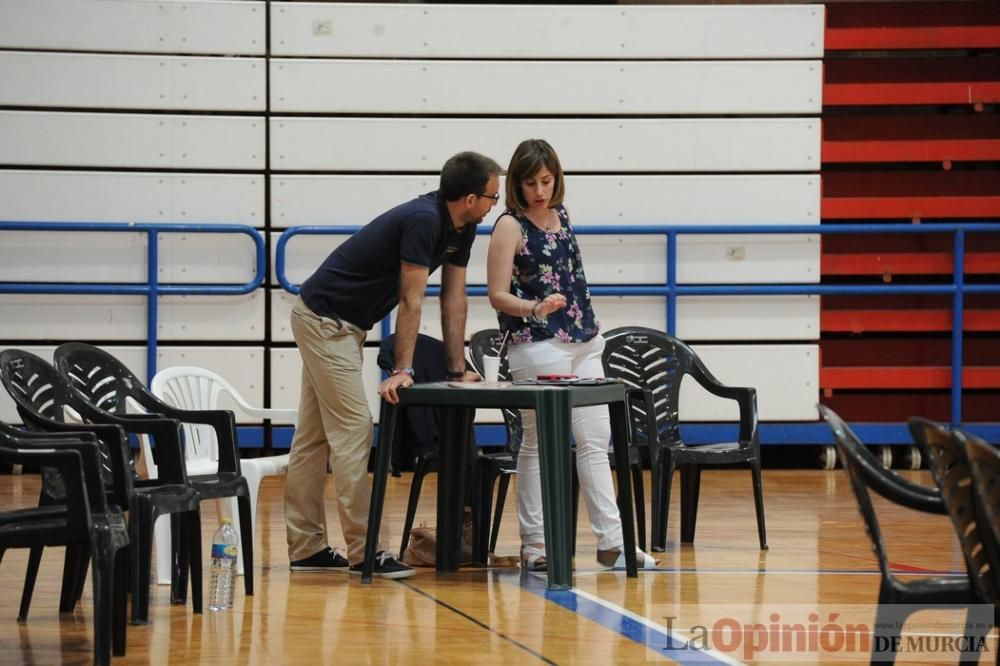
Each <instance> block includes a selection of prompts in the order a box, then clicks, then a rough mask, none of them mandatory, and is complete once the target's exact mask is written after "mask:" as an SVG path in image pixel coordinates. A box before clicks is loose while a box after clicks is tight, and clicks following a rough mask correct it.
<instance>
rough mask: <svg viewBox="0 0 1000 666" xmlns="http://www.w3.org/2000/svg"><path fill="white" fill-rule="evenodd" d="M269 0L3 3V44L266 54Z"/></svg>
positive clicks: (0, 4) (0, 26) (1, 0)
mask: <svg viewBox="0 0 1000 666" xmlns="http://www.w3.org/2000/svg"><path fill="white" fill-rule="evenodd" d="M266 14H267V12H266V9H265V3H264V2H263V0H260V1H257V0H184V1H183V2H179V1H178V0H159V1H158V2H157V1H151V0H30V1H27V0H0V47H3V48H37V49H54V50H66V51H138V52H154V53H219V54H231V55H263V54H264V48H265V44H266V28H265V20H266Z"/></svg>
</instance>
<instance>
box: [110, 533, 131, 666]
mask: <svg viewBox="0 0 1000 666" xmlns="http://www.w3.org/2000/svg"><path fill="white" fill-rule="evenodd" d="M114 560H115V564H114V586H113V588H112V591H113V594H114V599H113V601H112V609H111V612H112V616H111V654H113V655H114V656H116V657H123V656H125V643H126V640H125V639H126V632H127V631H128V609H127V607H128V563H129V548H128V547H125V548H121V549H119V550H118V552H116V553H115V554H114Z"/></svg>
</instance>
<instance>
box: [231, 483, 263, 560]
mask: <svg viewBox="0 0 1000 666" xmlns="http://www.w3.org/2000/svg"><path fill="white" fill-rule="evenodd" d="M264 476H265V474H264V473H263V470H262V469H261V468H259V467H257V466H256V465H245V466H244V467H243V478H245V479H246V480H247V491H248V492H249V493H250V495H249V497H250V524H251V525H253V528H254V529H255V530H256V529H257V498H258V497H259V496H260V482H261V480H262V479H263V477H264ZM231 503H232V502H231ZM241 538H242V536H241ZM245 569H246V568H245V565H244V562H243V551H242V550H241V551H240V556H239V561H237V563H236V573H237V574H239V575H243V574H244V573H245Z"/></svg>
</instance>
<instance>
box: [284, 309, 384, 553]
mask: <svg viewBox="0 0 1000 666" xmlns="http://www.w3.org/2000/svg"><path fill="white" fill-rule="evenodd" d="M291 325H292V335H294V337H295V342H296V344H297V345H298V348H299V354H300V355H301V356H302V393H301V396H300V398H299V414H298V423H297V424H296V427H295V436H294V437H293V438H292V448H291V452H290V455H289V462H288V473H287V477H286V479H285V523H286V529H287V532H288V558H289V560H290V561H293V562H294V561H295V560H300V559H303V558H306V557H310V556H311V555H314V554H316V553H318V552H319V551H321V550H322V549H323V548H325V547H326V546H327V544H329V543H330V542H329V538H328V535H327V529H326V511H325V510H324V504H323V486H324V483H325V482H326V469H327V460H329V462H330V466H331V467H332V469H333V485H334V492H335V493H336V500H337V512H338V513H339V515H340V524H341V527H342V529H343V532H344V540H345V541H346V542H347V559H348V560H350V562H351V564H359V563H361V562H362V561H363V560H364V549H365V533H366V530H367V528H368V505H369V501H370V498H371V485H370V483H369V481H368V454H369V451H370V449H371V442H372V418H371V412H370V411H369V410H368V399H367V397H366V396H365V388H364V384H363V382H362V375H361V359H362V346H363V344H364V341H365V336H366V332H365V331H363V330H361V329H360V328H358V327H357V326H355V325H353V324H351V323H349V322H346V321H341V320H337V319H328V318H326V317H320V316H318V315H316V314H315V313H313V312H312V310H310V309H309V308H308V307H307V306H306V305H305V303H303V302H302V299H301V298H299V299H296V301H295V305H294V306H293V307H292V315H291ZM384 525H385V524H384V523H383V529H382V532H381V534H380V535H379V536H380V540H381V542H382V543H386V542H387V538H386V537H387V534H386V532H385V527H384ZM378 550H382V545H381V543H380V544H379V547H378Z"/></svg>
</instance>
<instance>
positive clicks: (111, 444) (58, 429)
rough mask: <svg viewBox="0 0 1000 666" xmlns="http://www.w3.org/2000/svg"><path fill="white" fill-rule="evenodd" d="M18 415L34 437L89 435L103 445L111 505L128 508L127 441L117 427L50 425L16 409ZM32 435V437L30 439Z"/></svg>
mask: <svg viewBox="0 0 1000 666" xmlns="http://www.w3.org/2000/svg"><path fill="white" fill-rule="evenodd" d="M17 412H18V414H20V415H21V418H22V419H23V420H24V423H25V425H31V426H32V427H34V428H38V429H39V430H41V431H44V432H40V433H37V434H38V435H42V436H47V435H53V436H55V437H59V438H62V437H78V436H79V435H81V434H88V433H89V434H92V435H94V436H95V437H97V439H98V440H99V441H100V442H101V443H102V444H103V445H104V448H105V449H106V450H107V452H108V456H109V457H110V458H111V483H112V486H113V490H114V492H115V501H116V502H118V503H120V504H121V505H122V506H128V498H129V497H130V496H131V494H132V488H133V479H132V476H133V475H132V467H131V458H130V456H129V451H128V438H127V437H126V435H125V430H123V429H122V428H121V426H118V425H115V424H110V423H63V422H62V421H54V420H52V419H49V418H46V417H44V416H42V415H40V414H36V413H34V412H31V411H28V410H27V409H24V408H23V407H21V406H20V405H18V407H17ZM34 434H35V433H32V436H34Z"/></svg>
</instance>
